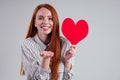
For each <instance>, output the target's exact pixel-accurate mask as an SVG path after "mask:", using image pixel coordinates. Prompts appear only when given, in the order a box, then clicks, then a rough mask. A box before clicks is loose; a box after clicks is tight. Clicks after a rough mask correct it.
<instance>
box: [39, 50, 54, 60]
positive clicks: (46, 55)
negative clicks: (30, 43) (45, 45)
mask: <svg viewBox="0 0 120 80" xmlns="http://www.w3.org/2000/svg"><path fill="white" fill-rule="evenodd" d="M40 56H41V57H43V58H44V59H47V58H51V57H52V56H54V53H53V52H52V51H42V52H41V53H40Z"/></svg>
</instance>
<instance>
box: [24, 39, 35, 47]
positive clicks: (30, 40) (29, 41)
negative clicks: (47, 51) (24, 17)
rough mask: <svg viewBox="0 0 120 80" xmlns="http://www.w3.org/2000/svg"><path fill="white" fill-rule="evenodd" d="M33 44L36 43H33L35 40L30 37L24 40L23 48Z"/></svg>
mask: <svg viewBox="0 0 120 80" xmlns="http://www.w3.org/2000/svg"><path fill="white" fill-rule="evenodd" d="M33 42H34V41H33V38H31V37H28V38H26V39H24V40H23V42H22V46H28V45H31V44H32V43H33Z"/></svg>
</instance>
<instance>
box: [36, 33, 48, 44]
mask: <svg viewBox="0 0 120 80" xmlns="http://www.w3.org/2000/svg"><path fill="white" fill-rule="evenodd" d="M38 37H39V39H40V40H41V41H42V42H43V43H44V44H45V45H47V44H48V43H49V42H50V38H49V37H48V35H41V34H38Z"/></svg>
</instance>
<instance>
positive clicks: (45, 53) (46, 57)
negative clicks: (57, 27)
mask: <svg viewBox="0 0 120 80" xmlns="http://www.w3.org/2000/svg"><path fill="white" fill-rule="evenodd" d="M40 56H41V57H43V61H42V65H41V67H42V68H43V69H44V70H45V71H48V70H49V66H50V59H51V57H53V56H54V53H53V52H52V51H42V52H41V53H40Z"/></svg>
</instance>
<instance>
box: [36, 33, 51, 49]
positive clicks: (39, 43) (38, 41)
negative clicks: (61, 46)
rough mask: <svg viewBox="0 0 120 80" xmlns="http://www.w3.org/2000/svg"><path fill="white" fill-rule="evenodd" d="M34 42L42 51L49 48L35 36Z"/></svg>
mask: <svg viewBox="0 0 120 80" xmlns="http://www.w3.org/2000/svg"><path fill="white" fill-rule="evenodd" d="M34 40H35V42H37V44H38V45H39V46H42V47H43V48H44V49H46V48H47V47H48V46H49V44H48V45H45V44H44V43H43V42H42V41H41V40H40V39H39V37H38V35H37V34H36V35H35V36H34Z"/></svg>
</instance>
